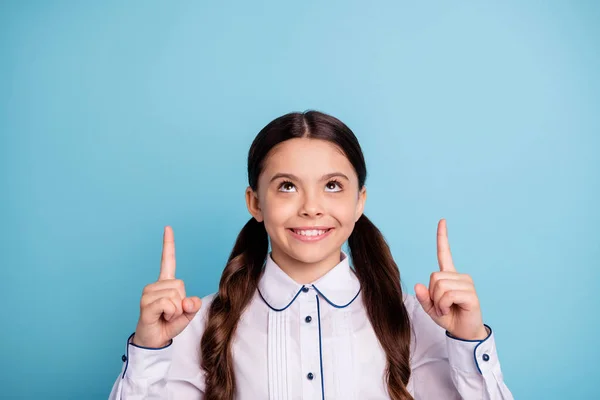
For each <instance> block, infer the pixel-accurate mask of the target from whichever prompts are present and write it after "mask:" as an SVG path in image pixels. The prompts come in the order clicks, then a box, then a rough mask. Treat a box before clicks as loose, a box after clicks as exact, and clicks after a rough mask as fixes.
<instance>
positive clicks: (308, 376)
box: [306, 372, 315, 381]
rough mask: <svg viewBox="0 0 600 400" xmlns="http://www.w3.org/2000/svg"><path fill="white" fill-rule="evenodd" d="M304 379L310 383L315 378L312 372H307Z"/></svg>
mask: <svg viewBox="0 0 600 400" xmlns="http://www.w3.org/2000/svg"><path fill="white" fill-rule="evenodd" d="M306 377H307V378H308V379H309V380H311V381H312V380H313V378H314V377H315V376H314V375H313V373H312V372H309V373H308V375H306Z"/></svg>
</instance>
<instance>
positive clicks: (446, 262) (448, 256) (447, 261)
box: [437, 218, 456, 272]
mask: <svg viewBox="0 0 600 400" xmlns="http://www.w3.org/2000/svg"><path fill="white" fill-rule="evenodd" d="M437 257H438V264H439V265H440V271H450V272H456V269H455V268H454V263H453V261H452V253H451V252H450V242H449V241H448V228H447V226H446V220H445V219H443V218H442V219H441V220H440V222H439V223H438V230H437Z"/></svg>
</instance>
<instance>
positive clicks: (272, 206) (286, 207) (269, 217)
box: [263, 197, 298, 226]
mask: <svg viewBox="0 0 600 400" xmlns="http://www.w3.org/2000/svg"><path fill="white" fill-rule="evenodd" d="M264 204H265V207H264V208H263V217H264V219H265V224H267V225H273V226H278V225H283V224H284V223H285V222H286V221H288V220H289V219H290V218H292V217H293V216H294V215H296V213H297V211H298V204H296V202H295V201H294V199H293V198H288V199H283V198H277V197H271V198H267V199H265V203H264Z"/></svg>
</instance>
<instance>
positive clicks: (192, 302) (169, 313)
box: [133, 226, 202, 348]
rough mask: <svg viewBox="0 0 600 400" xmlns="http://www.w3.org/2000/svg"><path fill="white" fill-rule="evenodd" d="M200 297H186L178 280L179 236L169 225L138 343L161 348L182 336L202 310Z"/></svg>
mask: <svg viewBox="0 0 600 400" xmlns="http://www.w3.org/2000/svg"><path fill="white" fill-rule="evenodd" d="M201 306H202V301H201V300H200V298H198V297H186V295H185V285H184V284H183V281H182V280H180V279H175V239H174V237H173V229H171V227H169V226H167V227H165V232H164V236H163V251H162V260H161V263H160V275H159V277H158V281H156V282H154V283H151V284H149V285H147V286H146V287H144V291H143V292H142V299H141V301H140V318H139V320H138V324H137V327H136V329H135V335H134V336H133V343H134V344H136V345H138V346H143V347H151V348H159V347H164V346H166V345H168V344H169V342H170V341H171V339H173V338H174V337H175V336H177V335H179V334H180V333H181V332H182V331H183V330H184V328H185V327H186V326H187V325H188V324H189V323H190V321H191V320H192V319H193V318H194V315H196V313H197V312H198V311H199V310H200V307H201Z"/></svg>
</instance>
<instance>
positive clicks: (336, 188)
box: [325, 180, 342, 192]
mask: <svg viewBox="0 0 600 400" xmlns="http://www.w3.org/2000/svg"><path fill="white" fill-rule="evenodd" d="M325 187H326V188H327V189H328V191H329V192H340V191H341V190H342V184H341V183H340V182H338V181H335V180H333V181H329V182H327V185H325Z"/></svg>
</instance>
